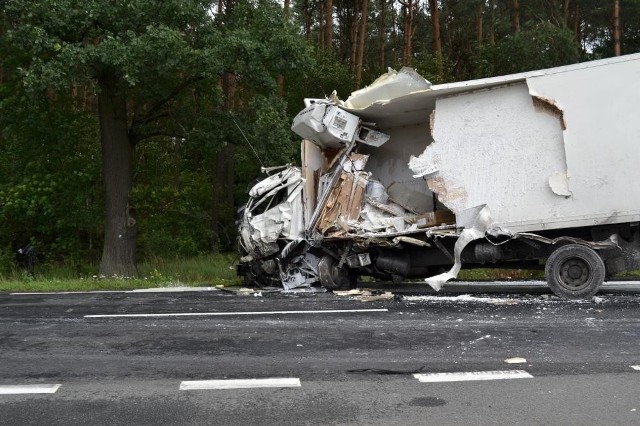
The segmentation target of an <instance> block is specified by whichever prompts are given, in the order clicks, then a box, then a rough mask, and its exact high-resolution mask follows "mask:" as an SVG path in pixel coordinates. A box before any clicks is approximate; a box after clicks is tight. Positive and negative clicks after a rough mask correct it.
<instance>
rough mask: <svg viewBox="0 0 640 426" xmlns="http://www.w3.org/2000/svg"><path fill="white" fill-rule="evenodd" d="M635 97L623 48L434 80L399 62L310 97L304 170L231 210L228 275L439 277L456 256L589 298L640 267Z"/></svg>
mask: <svg viewBox="0 0 640 426" xmlns="http://www.w3.org/2000/svg"><path fill="white" fill-rule="evenodd" d="M639 98H640V54H635V55H628V56H622V57H618V58H611V59H605V60H599V61H592V62H586V63H580V64H575V65H570V66H564V67H558V68H552V69H547V70H540V71H532V72H526V73H521V74H513V75H508V76H501V77H493V78H487V79H480V80H473V81H466V82H458V83H450V84H442V85H434V86H432V85H431V84H430V83H429V82H428V81H426V80H425V79H424V78H422V77H421V76H419V75H418V74H417V73H416V72H415V71H413V70H411V69H407V68H405V69H403V70H401V71H399V72H395V71H389V73H387V74H385V75H383V76H382V77H380V78H379V79H378V80H376V81H375V82H374V83H373V84H372V85H370V86H369V87H367V88H364V89H362V90H359V91H356V92H354V93H352V94H351V96H350V97H349V98H348V99H347V100H346V101H344V102H342V101H340V100H338V99H337V97H335V96H332V97H331V98H330V99H322V100H321V99H308V100H306V101H305V102H306V105H307V106H306V108H305V109H304V110H303V111H302V112H301V113H300V114H298V116H297V117H296V118H295V119H294V123H293V126H292V129H293V130H294V131H295V132H296V133H298V134H299V135H301V136H302V137H303V138H304V141H303V143H302V165H301V167H291V166H290V167H288V168H285V169H284V170H283V171H282V172H280V173H279V174H277V175H274V176H270V177H269V178H267V180H265V181H263V182H261V183H259V184H258V185H257V186H256V188H258V189H260V188H262V187H264V186H269V185H266V184H265V182H271V183H272V184H273V185H275V186H272V187H270V189H269V190H268V191H262V192H261V191H259V190H256V188H254V189H253V190H252V195H251V199H250V201H249V203H248V204H247V206H246V207H245V208H244V209H243V211H242V217H241V219H240V221H239V232H240V238H239V241H240V246H241V250H242V252H243V254H244V256H243V258H242V261H241V264H240V266H239V273H241V274H243V275H245V276H246V277H247V278H248V279H250V280H255V281H258V282H263V283H266V282H273V281H277V282H279V283H282V284H283V285H284V286H285V288H292V287H296V286H302V285H311V284H313V283H314V282H316V281H319V282H320V283H321V284H322V285H324V286H325V287H327V288H330V289H337V288H348V287H351V286H354V285H355V283H356V280H357V277H358V276H363V275H369V276H373V277H377V278H382V279H393V280H401V279H404V278H415V277H425V278H426V281H427V283H429V284H430V285H431V286H432V287H434V288H436V289H439V288H440V287H441V285H442V284H443V283H444V282H445V281H447V280H449V279H452V278H455V277H456V276H457V274H458V272H459V270H460V268H462V267H479V266H483V267H488V266H495V267H512V268H545V271H546V276H547V282H548V283H549V286H550V287H551V289H552V290H553V291H554V292H555V293H556V294H558V295H560V296H562V297H568V298H582V297H589V296H592V295H593V294H595V293H596V292H597V290H598V288H599V286H600V285H601V284H602V282H603V281H604V280H605V279H606V277H608V276H610V275H613V274H615V273H618V272H621V271H624V270H628V269H636V268H639V267H640V243H639V241H640V233H639V229H640V227H639V226H638V225H639V223H640V185H637V184H636V182H638V181H639V180H640V170H639V168H638V165H639V164H640V146H639V144H640V136H639V135H640V119H639V118H638V117H639V116H640V114H639V111H640V110H639V109H638V107H637V104H638V101H639ZM258 193H260V195H257V196H254V194H258ZM256 205H258V207H256ZM446 269H448V271H446V272H443V271H444V270H446Z"/></svg>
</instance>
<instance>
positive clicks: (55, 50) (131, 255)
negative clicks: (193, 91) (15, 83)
mask: <svg viewBox="0 0 640 426" xmlns="http://www.w3.org/2000/svg"><path fill="white" fill-rule="evenodd" d="M5 8H6V11H7V14H8V16H9V19H10V20H11V21H13V22H15V23H16V25H15V27H14V30H13V31H11V32H10V33H9V37H10V40H11V42H12V43H14V44H15V45H18V46H20V47H21V48H22V49H24V50H25V51H29V52H30V53H31V59H30V60H29V61H28V63H26V64H25V66H24V68H23V81H24V83H25V85H26V86H27V87H29V88H30V89H32V90H34V91H42V90H49V91H55V90H68V88H69V87H70V86H71V85H72V84H75V83H77V82H82V83H86V84H91V85H92V86H93V87H94V89H95V91H96V92H97V99H98V102H97V103H98V108H97V116H98V120H99V123H100V144H101V147H102V172H103V180H104V189H105V216H104V217H105V225H104V227H105V229H104V246H103V252H102V260H101V264H100V273H101V274H103V275H106V276H113V275H120V276H133V275H136V273H137V271H136V236H137V229H136V220H135V218H134V215H133V212H134V206H133V205H132V204H131V198H130V195H131V190H132V184H133V181H132V179H133V163H132V157H133V149H134V147H135V146H136V144H138V143H139V142H141V141H142V140H144V139H147V138H150V137H152V136H156V135H159V134H168V133H171V134H174V133H175V132H173V131H172V130H173V129H171V127H172V124H173V123H170V122H169V120H167V119H168V118H169V116H170V110H171V108H172V104H173V103H174V101H175V100H176V99H177V98H178V97H180V96H183V95H184V94H185V92H186V91H187V90H188V89H189V88H190V87H191V86H192V85H193V84H194V83H196V82H197V81H199V80H201V79H203V78H206V77H212V76H216V75H218V74H219V66H218V62H217V58H218V57H219V54H218V52H216V49H217V46H218V44H217V42H216V39H217V37H216V31H215V27H214V25H213V20H212V16H211V15H210V13H209V1H201V0H180V1H178V0H167V1H163V2H155V1H151V0H127V1H124V0H121V1H109V2H106V1H102V0H55V1H54V0H42V1H38V2H32V1H29V0H8V1H7V3H6V6H5Z"/></svg>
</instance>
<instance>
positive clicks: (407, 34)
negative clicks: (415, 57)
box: [400, 0, 414, 66]
mask: <svg viewBox="0 0 640 426" xmlns="http://www.w3.org/2000/svg"><path fill="white" fill-rule="evenodd" d="M400 4H401V5H402V9H403V11H404V19H403V23H404V30H403V33H404V39H403V41H404V43H403V49H402V65H404V66H408V65H409V64H410V63H411V56H412V54H413V45H412V41H413V12H414V0H407V1H401V2H400Z"/></svg>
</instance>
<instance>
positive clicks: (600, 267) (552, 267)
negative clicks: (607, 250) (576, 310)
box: [545, 244, 605, 299]
mask: <svg viewBox="0 0 640 426" xmlns="http://www.w3.org/2000/svg"><path fill="white" fill-rule="evenodd" d="M545 274H546V277H547V284H548V285H549V287H550V288H551V291H553V292H554V293H555V294H556V295H557V296H560V297H562V298H564V299H585V298H589V297H591V296H593V295H594V294H596V293H597V292H598V289H599V288H600V286H601V285H602V283H603V282H604V277H605V267H604V262H603V261H602V258H601V257H600V255H598V253H597V252H596V251H595V250H593V249H590V248H589V247H586V246H582V245H579V244H568V245H566V246H562V247H560V248H559V249H557V250H556V251H554V252H553V253H551V256H549V259H547V264H546V266H545Z"/></svg>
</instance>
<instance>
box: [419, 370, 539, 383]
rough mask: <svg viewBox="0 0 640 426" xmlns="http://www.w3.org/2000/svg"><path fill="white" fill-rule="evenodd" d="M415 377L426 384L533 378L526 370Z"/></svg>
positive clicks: (437, 374) (431, 374)
mask: <svg viewBox="0 0 640 426" xmlns="http://www.w3.org/2000/svg"><path fill="white" fill-rule="evenodd" d="M413 377H415V378H416V379H418V380H419V381H421V382H424V383H439V382H466V381H476V380H505V379H531V378H533V376H532V375H531V374H529V373H527V372H526V371H524V370H506V371H470V372H456V373H427V374H414V375H413Z"/></svg>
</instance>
